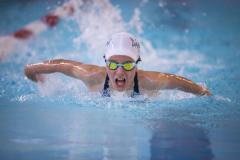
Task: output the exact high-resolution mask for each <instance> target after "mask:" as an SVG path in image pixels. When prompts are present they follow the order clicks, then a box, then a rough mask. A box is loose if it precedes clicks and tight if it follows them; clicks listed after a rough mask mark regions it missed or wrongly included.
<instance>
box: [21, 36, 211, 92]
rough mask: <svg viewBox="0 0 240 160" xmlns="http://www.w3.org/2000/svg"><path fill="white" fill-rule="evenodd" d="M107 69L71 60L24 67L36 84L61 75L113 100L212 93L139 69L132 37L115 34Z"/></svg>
mask: <svg viewBox="0 0 240 160" xmlns="http://www.w3.org/2000/svg"><path fill="white" fill-rule="evenodd" d="M104 60H105V63H106V66H105V67H101V66H97V65H90V64H84V63H81V62H77V61H72V60H64V59H54V60H48V61H44V62H42V63H36V64H28V65H26V66H25V75H26V76H27V77H28V78H29V79H31V80H33V81H36V82H37V81H40V82H43V81H44V77H43V74H48V73H55V72H60V73H63V74H65V75H68V76H71V77H73V78H77V79H79V80H81V81H82V82H83V83H84V84H85V85H86V86H87V88H88V89H89V91H92V92H100V93H101V94H102V95H103V96H106V97H110V96H111V93H113V92H115V91H118V92H126V93H127V94H128V95H129V96H132V97H134V96H136V95H139V94H147V95H150V94H151V93H156V92H158V91H160V90H164V89H178V90H181V91H184V92H189V93H192V94H195V95H208V96H210V95H211V93H210V91H209V90H208V89H207V88H205V87H203V86H200V85H198V84H196V83H194V82H193V81H191V80H189V79H187V78H184V77H181V76H177V75H174V74H168V73H161V72H154V71H144V70H140V69H138V68H137V65H138V63H139V62H140V61H141V59H140V44H139V42H138V40H137V39H136V38H135V37H134V36H133V35H131V34H130V33H126V32H120V33H116V34H113V35H112V37H111V39H110V40H109V41H107V43H106V51H105V55H104Z"/></svg>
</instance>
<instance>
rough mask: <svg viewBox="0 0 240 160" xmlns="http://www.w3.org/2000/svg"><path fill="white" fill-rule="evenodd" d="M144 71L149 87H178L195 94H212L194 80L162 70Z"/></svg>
mask: <svg viewBox="0 0 240 160" xmlns="http://www.w3.org/2000/svg"><path fill="white" fill-rule="evenodd" d="M143 72H144V75H145V76H144V77H145V78H144V79H145V83H146V85H145V86H147V88H148V89H159V90H161V89H178V90H182V91H184V92H190V93H193V94H195V95H208V96H210V95H211V92H210V91H209V90H208V89H207V88H205V87H203V86H200V85H198V84H196V83H194V82H193V81H191V80H189V79H187V78H185V77H182V76H177V75H174V74H168V73H160V72H148V71H143Z"/></svg>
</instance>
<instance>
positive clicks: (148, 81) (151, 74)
mask: <svg viewBox="0 0 240 160" xmlns="http://www.w3.org/2000/svg"><path fill="white" fill-rule="evenodd" d="M137 73H138V79H139V85H140V87H141V88H142V89H144V90H151V91H153V90H157V89H159V84H160V83H161V81H162V82H164V77H165V76H166V74H165V73H161V72H157V71H144V70H138V71H137Z"/></svg>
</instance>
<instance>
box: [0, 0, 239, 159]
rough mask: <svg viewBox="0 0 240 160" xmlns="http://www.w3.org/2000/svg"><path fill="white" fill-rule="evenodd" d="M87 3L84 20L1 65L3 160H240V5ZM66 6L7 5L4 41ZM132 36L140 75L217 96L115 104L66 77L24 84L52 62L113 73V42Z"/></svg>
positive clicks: (170, 94) (18, 49) (81, 9)
mask: <svg viewBox="0 0 240 160" xmlns="http://www.w3.org/2000/svg"><path fill="white" fill-rule="evenodd" d="M75 2H76V1H75ZM78 2H83V3H82V4H81V3H78V5H79V6H78V7H77V10H76V13H75V15H74V16H72V17H69V18H65V19H63V20H61V22H60V23H59V24H58V25H57V26H56V27H55V28H51V29H48V30H46V31H44V32H42V33H41V34H39V35H37V36H35V37H33V38H31V39H29V40H27V41H23V42H19V44H18V45H17V46H14V49H13V50H12V51H11V52H9V53H7V56H5V58H4V59H3V60H1V62H0V144H1V145H0V159H7V160H8V159H24V160H26V159H51V160H52V159H58V160H59V159H94V160H95V159H144V160H145V159H153V160H155V159H163V160H166V159H169V160H170V159H171V160H179V159H184V160H195V159H199V160H202V159H204V160H208V159H215V160H225V159H229V160H236V159H239V158H240V152H239V149H238V148H240V136H239V135H240V129H239V128H240V98H239V88H240V81H239V80H240V70H239V67H240V63H239V62H240V48H239V44H240V31H239V28H240V19H239V15H240V10H239V7H240V3H239V2H238V1H237V0H220V1H219V0H218V1H217V0H213V1H206V0H202V1H197V0H193V1H189V0H179V1H177V0H168V1H167V0H159V1H157V0H156V1H150V0H149V1H137V0H133V1H107V0H104V1H101V2H100V1H78ZM62 3H64V2H63V1H62V0H60V1H57V0H56V1H55V0H53V1H51V2H42V1H40V0H36V1H32V0H29V1H27V0H23V1H21V3H20V2H18V1H17V0H11V1H1V2H0V12H1V14H0V19H1V21H0V35H1V36H5V35H9V34H10V33H12V32H14V31H16V30H18V29H19V28H21V27H22V26H24V25H26V24H28V23H31V22H32V21H34V20H37V19H39V18H41V17H42V16H43V15H45V14H46V13H47V12H49V11H51V10H52V9H54V8H56V7H57V6H60V5H61V4H62ZM122 30H127V31H131V32H132V33H134V34H135V35H136V36H137V37H139V38H140V41H141V44H142V53H141V54H142V59H143V61H142V62H141V64H140V65H139V68H141V69H145V70H155V71H160V72H168V73H173V74H178V75H181V76H185V77H187V78H189V79H192V80H193V81H195V82H196V83H198V84H201V85H205V86H207V87H208V88H209V89H210V90H211V92H212V94H213V96H211V97H196V96H193V95H191V94H187V93H183V92H180V91H161V93H159V95H158V96H157V97H145V96H141V97H139V98H137V99H132V98H127V97H112V98H110V99H108V98H102V97H101V96H100V94H98V93H96V94H93V93H88V91H87V89H86V87H85V86H84V85H83V83H82V82H81V81H79V80H76V79H72V78H69V77H66V76H64V75H62V74H58V73H57V74H52V75H48V76H47V77H46V78H47V81H46V82H45V83H44V84H36V83H33V82H31V81H29V80H28V79H26V78H25V77H24V74H23V69H24V65H26V64H28V63H36V62H40V61H42V60H47V59H52V58H65V59H73V60H77V61H81V62H84V63H90V64H98V65H104V61H103V59H102V55H103V53H104V49H103V46H104V43H105V41H106V37H107V36H109V35H110V34H111V33H114V32H117V31H122ZM0 40H1V39H0ZM8 43H9V44H10V42H8ZM4 47H5V46H3V45H0V51H2V50H3V48H4Z"/></svg>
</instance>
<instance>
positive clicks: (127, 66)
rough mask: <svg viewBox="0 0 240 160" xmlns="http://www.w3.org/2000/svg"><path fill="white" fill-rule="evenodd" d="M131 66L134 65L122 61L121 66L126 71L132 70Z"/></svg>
mask: <svg viewBox="0 0 240 160" xmlns="http://www.w3.org/2000/svg"><path fill="white" fill-rule="evenodd" d="M133 67H134V65H133V63H124V64H123V68H124V69H125V70H126V71H130V70H132V69H133Z"/></svg>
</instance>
